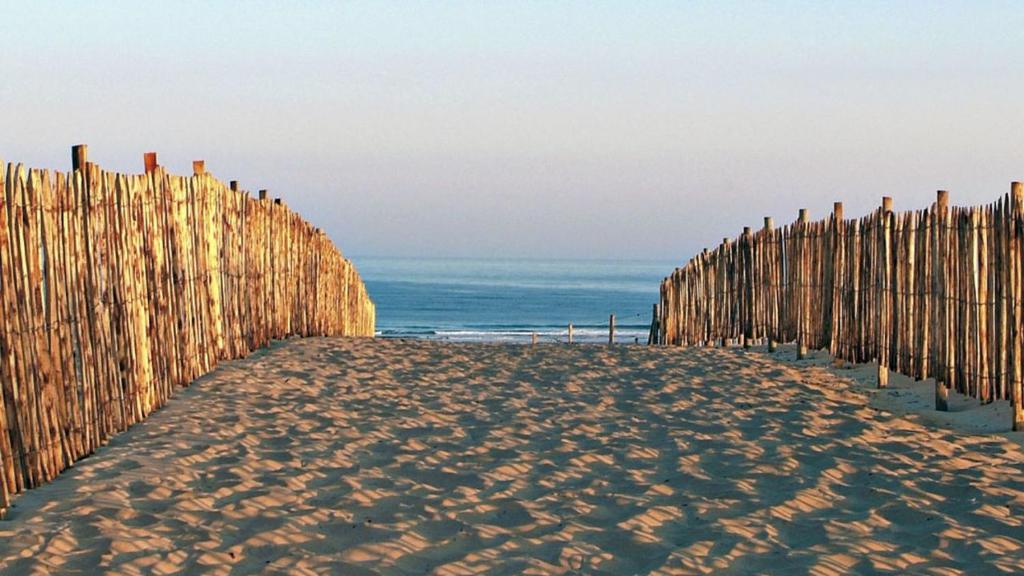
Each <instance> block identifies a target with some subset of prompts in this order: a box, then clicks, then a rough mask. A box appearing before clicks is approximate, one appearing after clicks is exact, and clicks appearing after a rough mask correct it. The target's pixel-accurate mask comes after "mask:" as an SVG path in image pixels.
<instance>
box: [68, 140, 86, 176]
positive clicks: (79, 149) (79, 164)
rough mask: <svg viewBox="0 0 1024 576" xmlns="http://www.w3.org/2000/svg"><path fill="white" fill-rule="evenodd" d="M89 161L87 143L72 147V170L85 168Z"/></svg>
mask: <svg viewBox="0 0 1024 576" xmlns="http://www.w3.org/2000/svg"><path fill="white" fill-rule="evenodd" d="M88 161H89V147H88V146H86V145H85V144H78V145H76V146H72V147H71V170H72V171H74V170H85V164H86V162H88Z"/></svg>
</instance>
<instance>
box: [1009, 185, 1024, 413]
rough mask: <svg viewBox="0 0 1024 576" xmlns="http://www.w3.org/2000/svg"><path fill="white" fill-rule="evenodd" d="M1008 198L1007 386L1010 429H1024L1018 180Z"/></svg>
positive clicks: (1021, 196)
mask: <svg viewBox="0 0 1024 576" xmlns="http://www.w3.org/2000/svg"><path fill="white" fill-rule="evenodd" d="M1010 197H1011V201H1012V202H1013V207H1012V208H1011V210H1010V213H1011V224H1010V230H1011V232H1010V234H1011V236H1010V262H1011V264H1010V265H1011V270H1010V276H1011V278H1010V286H1011V288H1010V290H1011V292H1010V294H1011V298H1012V300H1011V303H1012V305H1011V313H1012V319H1013V321H1012V325H1013V328H1012V330H1013V346H1012V347H1011V352H1012V356H1011V359H1010V360H1011V361H1010V364H1011V365H1012V366H1013V370H1012V374H1011V377H1012V380H1011V383H1010V384H1011V387H1010V402H1011V404H1012V405H1013V430H1014V431H1020V430H1024V399H1022V397H1021V394H1022V386H1021V362H1022V361H1024V358H1021V352H1022V350H1021V344H1022V342H1021V340H1022V338H1021V337H1022V334H1021V331H1022V326H1021V323H1022V322H1024V314H1022V311H1021V305H1022V302H1021V283H1022V280H1024V278H1022V277H1021V271H1022V270H1021V269H1022V266H1021V263H1020V257H1021V239H1022V236H1024V230H1022V225H1024V222H1022V220H1021V219H1022V217H1024V185H1022V184H1021V183H1020V182H1013V183H1011V184H1010Z"/></svg>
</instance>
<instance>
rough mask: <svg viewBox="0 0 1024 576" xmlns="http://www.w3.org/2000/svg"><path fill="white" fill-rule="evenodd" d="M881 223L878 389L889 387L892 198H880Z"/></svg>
mask: <svg viewBox="0 0 1024 576" xmlns="http://www.w3.org/2000/svg"><path fill="white" fill-rule="evenodd" d="M880 217H881V219H880V222H881V235H880V238H881V242H882V247H881V252H880V254H881V259H882V262H881V270H880V272H881V283H880V286H879V290H878V304H879V314H878V335H877V339H878V387H879V388H885V387H887V386H888V385H889V348H890V346H889V344H890V342H889V340H890V331H891V329H892V326H891V325H890V321H891V315H892V295H891V294H890V290H891V288H892V227H891V222H890V220H891V218H892V197H890V196H884V197H883V198H882V209H881V214H880Z"/></svg>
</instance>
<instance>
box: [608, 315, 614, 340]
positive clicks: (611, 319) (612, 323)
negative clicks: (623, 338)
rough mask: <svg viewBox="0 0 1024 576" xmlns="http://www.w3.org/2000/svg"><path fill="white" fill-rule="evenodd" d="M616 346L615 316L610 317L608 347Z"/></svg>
mask: <svg viewBox="0 0 1024 576" xmlns="http://www.w3.org/2000/svg"><path fill="white" fill-rule="evenodd" d="M614 344H615V314H612V315H610V316H608V345H609V346H613V345H614Z"/></svg>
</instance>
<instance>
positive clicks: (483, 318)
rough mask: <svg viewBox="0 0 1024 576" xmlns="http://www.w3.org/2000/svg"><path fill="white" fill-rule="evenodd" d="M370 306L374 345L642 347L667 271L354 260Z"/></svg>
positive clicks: (591, 263)
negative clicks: (385, 341) (612, 332)
mask: <svg viewBox="0 0 1024 576" xmlns="http://www.w3.org/2000/svg"><path fill="white" fill-rule="evenodd" d="M353 261H354V262H355V264H356V266H357V267H358V269H359V273H360V275H362V277H363V280H364V281H365V282H366V286H367V289H368V290H369V292H370V297H371V298H373V301H374V302H375V303H376V305H377V335H378V336H379V337H384V338H430V339H438V340H449V341H457V342H529V341H530V338H531V334H533V333H537V334H538V337H539V339H540V341H542V342H556V341H562V342H564V341H565V340H566V333H567V330H568V328H567V327H568V324H569V323H572V324H573V333H574V335H573V338H574V341H577V342H607V340H608V316H609V314H615V318H616V340H617V342H621V343H634V342H635V341H638V342H639V343H641V344H646V342H647V334H648V330H649V329H650V325H651V306H652V305H653V304H655V303H656V302H657V301H658V285H659V283H660V282H661V279H662V278H664V277H665V276H667V275H668V274H669V273H671V272H672V270H673V268H674V267H675V266H676V264H675V263H673V262H669V261H634V260H629V261H620V260H528V259H468V258H353Z"/></svg>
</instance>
